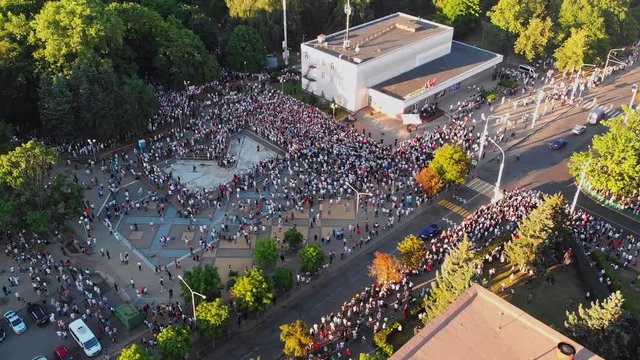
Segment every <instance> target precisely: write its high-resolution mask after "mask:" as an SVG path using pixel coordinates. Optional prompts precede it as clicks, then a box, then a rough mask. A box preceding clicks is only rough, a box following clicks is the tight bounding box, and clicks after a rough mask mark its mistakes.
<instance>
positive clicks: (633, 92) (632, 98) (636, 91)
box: [629, 84, 638, 109]
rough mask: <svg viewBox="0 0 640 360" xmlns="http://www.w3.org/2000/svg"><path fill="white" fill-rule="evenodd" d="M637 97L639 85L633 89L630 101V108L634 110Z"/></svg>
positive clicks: (635, 85)
mask: <svg viewBox="0 0 640 360" xmlns="http://www.w3.org/2000/svg"><path fill="white" fill-rule="evenodd" d="M636 95H638V84H633V86H632V87H631V99H629V107H630V108H631V109H633V104H634V103H635V101H636Z"/></svg>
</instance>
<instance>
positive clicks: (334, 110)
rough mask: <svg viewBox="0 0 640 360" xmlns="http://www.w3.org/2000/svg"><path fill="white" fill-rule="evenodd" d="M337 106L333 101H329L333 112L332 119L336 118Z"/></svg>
mask: <svg viewBox="0 0 640 360" xmlns="http://www.w3.org/2000/svg"><path fill="white" fill-rule="evenodd" d="M337 106H338V105H336V102H335V101H332V102H331V112H332V113H333V119H334V120H335V119H336V107H337Z"/></svg>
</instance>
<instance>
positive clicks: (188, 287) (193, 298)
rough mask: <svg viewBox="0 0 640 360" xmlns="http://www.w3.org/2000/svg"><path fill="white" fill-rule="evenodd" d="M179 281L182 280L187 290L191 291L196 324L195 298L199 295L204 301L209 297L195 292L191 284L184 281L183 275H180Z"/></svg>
mask: <svg viewBox="0 0 640 360" xmlns="http://www.w3.org/2000/svg"><path fill="white" fill-rule="evenodd" d="M178 279H180V281H182V283H183V284H184V285H185V286H186V287H187V289H189V292H190V293H191V305H192V306H193V323H194V324H195V323H196V321H197V319H196V299H195V297H194V295H198V296H200V297H201V298H202V299H203V300H206V299H207V297H206V296H204V295H202V294H200V293H199V292H195V291H193V290H192V289H191V286H189V284H187V282H186V281H184V279H183V278H182V275H178Z"/></svg>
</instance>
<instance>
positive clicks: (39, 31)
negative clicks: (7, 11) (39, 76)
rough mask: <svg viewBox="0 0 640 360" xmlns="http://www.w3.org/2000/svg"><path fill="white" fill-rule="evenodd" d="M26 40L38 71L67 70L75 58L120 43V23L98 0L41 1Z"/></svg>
mask: <svg viewBox="0 0 640 360" xmlns="http://www.w3.org/2000/svg"><path fill="white" fill-rule="evenodd" d="M32 26H33V30H34V31H33V33H32V35H31V37H30V41H31V43H32V44H33V45H35V46H36V51H35V52H34V53H33V56H34V58H35V59H36V60H38V62H39V63H40V65H41V68H42V70H45V71H47V70H50V71H53V72H56V73H59V72H64V73H68V72H70V71H71V65H72V64H73V63H74V62H75V61H76V59H78V58H83V57H86V56H92V55H93V54H103V53H108V52H109V51H110V50H111V49H112V48H116V47H119V46H121V44H122V34H123V31H124V25H123V24H122V21H120V18H118V16H116V14H115V13H113V12H112V11H109V10H108V9H105V6H104V4H103V3H102V2H101V1H99V0H60V1H48V2H46V3H45V4H44V6H43V7H42V9H41V10H40V12H39V13H38V15H36V16H35V19H34V21H33V24H32Z"/></svg>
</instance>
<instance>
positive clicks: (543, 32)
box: [514, 18, 554, 61]
mask: <svg viewBox="0 0 640 360" xmlns="http://www.w3.org/2000/svg"><path fill="white" fill-rule="evenodd" d="M553 35H554V34H553V22H552V21H551V19H550V18H544V19H541V18H534V19H531V21H530V22H529V26H527V29H526V30H525V31H523V32H522V33H520V36H519V37H518V40H516V43H515V47H514V50H515V52H516V53H517V54H521V55H523V56H524V57H525V58H526V59H527V60H529V61H532V60H534V59H536V58H537V57H539V56H541V55H543V54H544V53H545V51H546V49H547V47H548V46H549V44H550V42H551V40H552V38H553Z"/></svg>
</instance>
